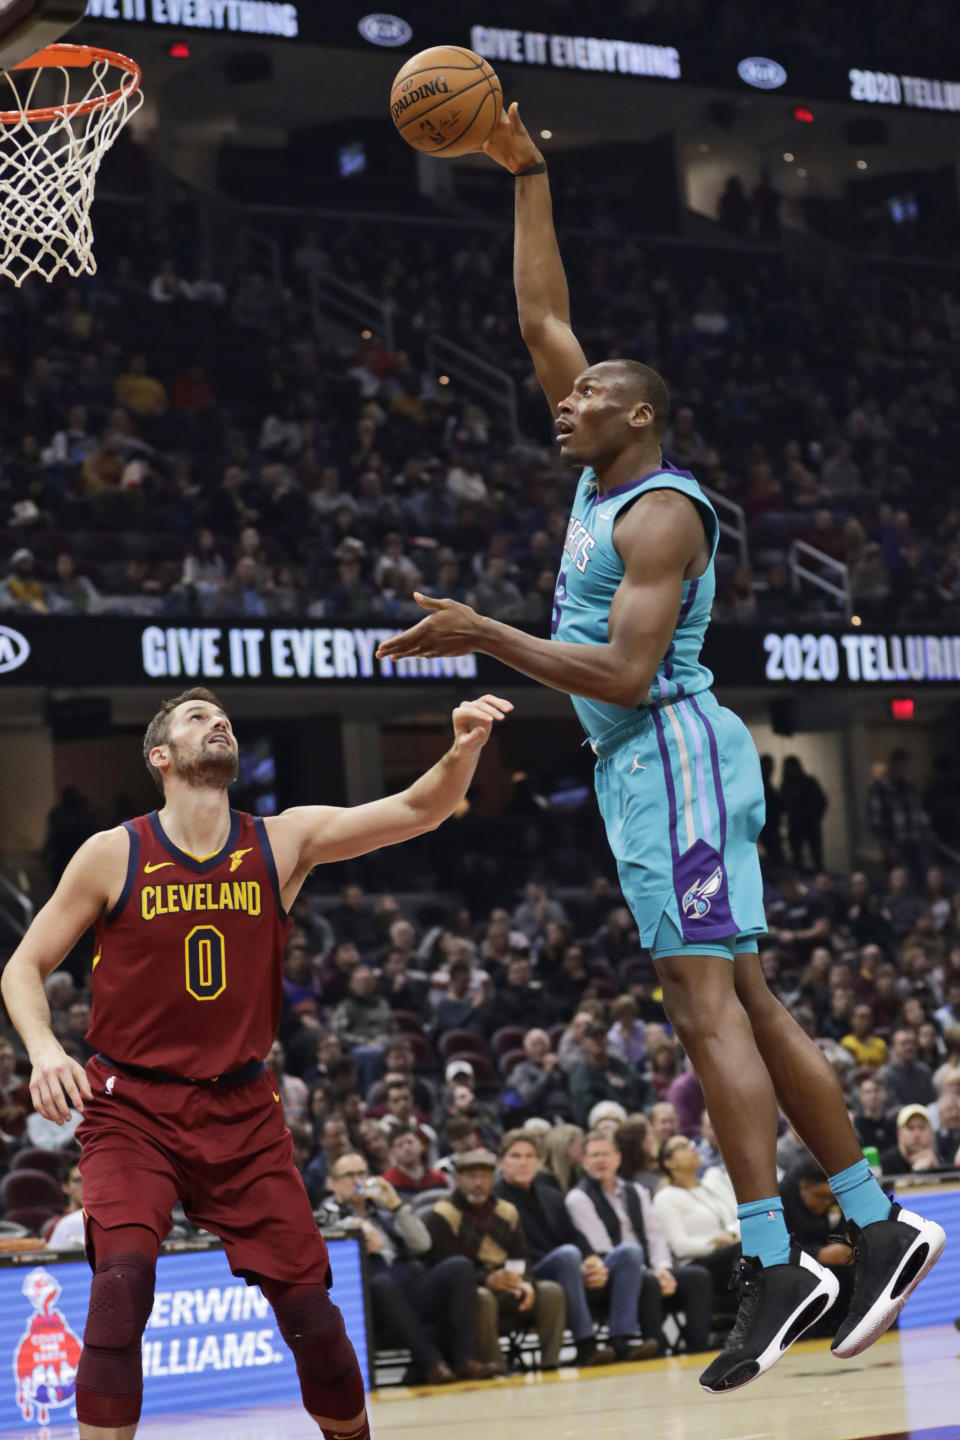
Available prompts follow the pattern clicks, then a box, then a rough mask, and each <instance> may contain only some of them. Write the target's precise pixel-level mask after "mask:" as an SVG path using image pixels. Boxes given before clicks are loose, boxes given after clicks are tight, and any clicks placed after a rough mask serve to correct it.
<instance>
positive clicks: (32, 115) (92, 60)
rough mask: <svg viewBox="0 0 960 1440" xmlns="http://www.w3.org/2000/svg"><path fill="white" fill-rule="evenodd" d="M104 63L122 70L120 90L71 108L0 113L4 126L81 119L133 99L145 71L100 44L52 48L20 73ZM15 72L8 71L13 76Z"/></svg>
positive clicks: (24, 65) (18, 67)
mask: <svg viewBox="0 0 960 1440" xmlns="http://www.w3.org/2000/svg"><path fill="white" fill-rule="evenodd" d="M97 63H103V64H105V65H112V66H114V67H115V68H116V69H117V70H121V71H123V72H124V74H125V75H126V77H127V79H126V80H125V81H124V82H123V83H121V85H120V86H119V87H118V88H117V89H116V90H112V91H110V92H109V93H108V94H105V95H95V96H94V97H93V98H92V99H85V100H77V101H76V102H75V103H73V104H69V105H48V106H46V107H42V108H40V109H35V110H34V109H31V110H0V125H20V124H22V123H23V121H24V120H28V121H30V122H31V123H32V124H43V123H44V122H47V121H51V120H73V119H75V118H76V117H77V116H81V115H92V114H93V112H94V111H95V110H106V109H108V108H109V107H110V106H112V105H117V104H119V103H120V101H121V100H129V98H130V96H131V95H134V94H136V92H137V91H138V90H139V89H140V85H141V83H142V81H143V71H142V70H141V69H140V66H139V65H138V64H137V62H136V60H131V59H130V57H129V55H121V54H120V53H119V52H118V51H115V50H102V49H100V47H99V46H97V45H48V46H47V48H46V49H45V50H40V51H39V52H38V53H37V54H36V55H31V56H30V57H29V59H27V60H21V61H20V64H19V65H14V66H13V71H16V70H58V69H68V70H83V69H88V68H90V67H92V66H93V65H96V64H97ZM13 71H8V74H12V73H13Z"/></svg>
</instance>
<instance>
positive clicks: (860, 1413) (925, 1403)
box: [0, 1327, 960, 1440]
mask: <svg viewBox="0 0 960 1440" xmlns="http://www.w3.org/2000/svg"><path fill="white" fill-rule="evenodd" d="M700 1368H702V1361H701V1360H699V1359H689V1360H688V1359H682V1360H659V1361H653V1362H648V1363H647V1364H645V1365H634V1366H618V1367H611V1368H610V1369H606V1370H592V1371H587V1372H584V1373H583V1374H580V1373H578V1372H577V1371H576V1370H563V1371H560V1372H559V1373H558V1374H556V1375H547V1376H542V1377H538V1376H531V1377H530V1378H526V1377H522V1376H521V1377H511V1378H510V1379H507V1380H500V1381H492V1382H489V1383H486V1384H482V1385H480V1384H478V1385H456V1386H454V1385H451V1386H448V1387H445V1388H443V1389H438V1390H427V1389H424V1390H385V1391H383V1392H382V1393H381V1395H380V1396H379V1397H378V1398H377V1399H376V1400H375V1401H374V1405H373V1412H372V1418H373V1429H374V1435H375V1440H420V1437H421V1436H422V1437H425V1440H448V1437H450V1440H594V1437H600V1440H960V1335H958V1333H957V1331H956V1330H954V1329H953V1328H952V1327H938V1328H936V1329H930V1330H907V1331H905V1332H903V1334H893V1335H887V1336H884V1338H883V1339H882V1340H880V1341H879V1342H878V1343H877V1344H876V1345H874V1346H873V1347H872V1349H870V1350H868V1351H867V1352H866V1354H864V1355H861V1356H860V1357H859V1358H858V1359H856V1360H850V1361H846V1362H844V1363H841V1362H839V1361H837V1360H834V1359H833V1357H832V1356H831V1355H830V1353H829V1350H828V1348H827V1345H826V1343H825V1342H823V1341H813V1342H809V1343H801V1344H799V1345H797V1346H795V1347H794V1349H793V1350H792V1351H791V1353H790V1355H789V1356H788V1357H787V1358H786V1360H783V1361H781V1363H780V1364H779V1365H778V1366H777V1367H776V1368H775V1369H774V1370H773V1371H771V1373H770V1374H769V1375H766V1376H764V1378H763V1379H762V1380H759V1381H757V1382H756V1384H754V1385H748V1386H746V1388H745V1389H743V1390H740V1391H738V1392H736V1393H735V1394H734V1395H729V1396H726V1397H723V1398H720V1397H715V1396H710V1395H705V1394H704V1393H703V1392H702V1391H701V1390H700V1388H699V1386H698V1385H697V1374H698V1371H699V1369H700ZM318 1433H319V1432H318V1431H317V1429H316V1428H315V1426H313V1425H312V1424H311V1423H310V1421H309V1420H308V1419H307V1417H306V1416H305V1415H304V1413H303V1411H302V1410H301V1409H299V1407H297V1406H293V1405H291V1406H290V1407H289V1408H288V1407H284V1408H283V1409H280V1410H273V1411H270V1412H267V1411H254V1410H245V1411H238V1410H231V1409H230V1407H229V1406H228V1405H225V1406H224V1408H223V1410H221V1411H218V1412H215V1413H213V1412H206V1413H204V1414H203V1415H202V1416H196V1417H192V1416H188V1415H175V1416H169V1417H154V1418H152V1419H150V1420H144V1421H143V1423H142V1424H141V1426H140V1430H139V1432H138V1440H139V1437H140V1436H142V1437H145V1440H161V1437H164V1440H170V1437H176V1440H317V1436H318ZM76 1434H77V1430H76V1426H75V1425H70V1424H67V1425H56V1426H51V1427H50V1428H49V1429H47V1430H41V1429H39V1428H33V1427H30V1426H23V1427H22V1428H20V1429H18V1430H16V1431H9V1430H8V1431H4V1432H3V1433H2V1434H0V1440H71V1437H72V1436H75V1435H76Z"/></svg>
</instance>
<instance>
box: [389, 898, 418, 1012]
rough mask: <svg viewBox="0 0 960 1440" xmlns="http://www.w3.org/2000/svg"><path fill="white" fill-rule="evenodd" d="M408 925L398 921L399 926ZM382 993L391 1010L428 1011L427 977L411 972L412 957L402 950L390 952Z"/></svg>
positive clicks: (403, 921) (414, 971) (404, 921)
mask: <svg viewBox="0 0 960 1440" xmlns="http://www.w3.org/2000/svg"><path fill="white" fill-rule="evenodd" d="M406 923H407V922H406V920H398V921H397V925H406ZM394 928H395V927H394V926H391V929H394ZM380 991H381V994H382V995H383V997H384V999H385V1000H386V1002H387V1004H388V1005H389V1006H390V1009H391V1010H409V1011H413V1013H414V1014H418V1015H422V1014H423V1012H424V1010H425V1009H426V1001H427V981H426V976H425V975H424V974H423V972H422V971H421V970H411V968H410V957H409V956H408V955H406V954H405V953H404V952H403V951H402V950H388V952H387V955H386V958H385V959H384V962H383V968H382V970H381V971H380Z"/></svg>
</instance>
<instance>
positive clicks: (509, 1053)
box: [500, 1050, 527, 1079]
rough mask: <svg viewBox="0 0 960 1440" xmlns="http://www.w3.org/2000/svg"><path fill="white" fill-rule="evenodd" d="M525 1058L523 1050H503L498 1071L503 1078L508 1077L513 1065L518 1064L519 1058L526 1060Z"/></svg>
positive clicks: (525, 1053) (525, 1054)
mask: <svg viewBox="0 0 960 1440" xmlns="http://www.w3.org/2000/svg"><path fill="white" fill-rule="evenodd" d="M526 1058H527V1052H526V1051H525V1050H505V1051H504V1052H503V1054H502V1055H501V1056H500V1073H501V1074H502V1075H503V1077H504V1079H509V1077H510V1074H511V1072H512V1070H513V1067H514V1066H515V1065H519V1064H520V1062H521V1060H526Z"/></svg>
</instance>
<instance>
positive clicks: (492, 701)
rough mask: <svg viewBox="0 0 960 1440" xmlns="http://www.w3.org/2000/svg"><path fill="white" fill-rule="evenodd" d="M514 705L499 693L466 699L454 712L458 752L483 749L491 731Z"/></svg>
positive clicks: (465, 752)
mask: <svg viewBox="0 0 960 1440" xmlns="http://www.w3.org/2000/svg"><path fill="white" fill-rule="evenodd" d="M512 709H513V706H512V705H511V704H510V701H509V700H501V699H500V697H499V696H498V695H481V696H480V699H479V700H464V702H463V704H462V705H458V706H457V708H456V710H454V712H453V737H454V739H453V746H454V749H455V750H456V751H457V753H458V754H460V755H463V754H470V753H471V752H473V751H476V750H482V749H483V747H484V745H486V743H487V741H488V740H489V739H490V732H491V730H492V729H493V727H494V725H496V724H497V723H498V721H500V720H505V719H506V717H507V716H508V715H509V714H510V711H511V710H512Z"/></svg>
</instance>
